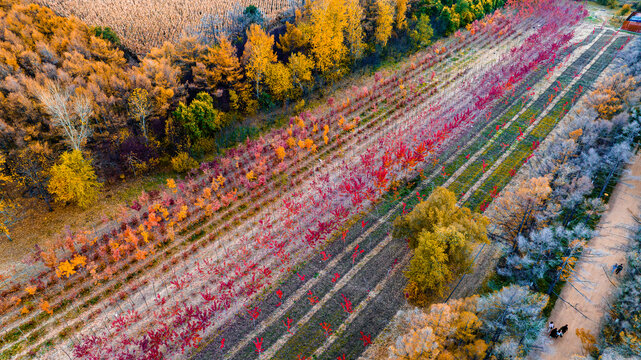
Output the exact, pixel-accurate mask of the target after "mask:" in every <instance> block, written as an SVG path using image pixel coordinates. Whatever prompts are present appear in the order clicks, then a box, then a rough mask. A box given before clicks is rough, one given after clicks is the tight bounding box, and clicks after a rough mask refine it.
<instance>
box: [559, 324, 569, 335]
mask: <svg viewBox="0 0 641 360" xmlns="http://www.w3.org/2000/svg"><path fill="white" fill-rule="evenodd" d="M566 332H568V324H565V325H563V326H561V328H560V329H559V333H560V335H559V336H561V337H563V334H565V333H566Z"/></svg>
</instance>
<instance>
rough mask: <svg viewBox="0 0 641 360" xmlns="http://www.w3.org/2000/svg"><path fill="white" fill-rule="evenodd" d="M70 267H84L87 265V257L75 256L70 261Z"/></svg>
mask: <svg viewBox="0 0 641 360" xmlns="http://www.w3.org/2000/svg"><path fill="white" fill-rule="evenodd" d="M71 265H73V266H74V267H84V266H85V265H87V257H86V256H82V255H76V256H74V257H73V259H71Z"/></svg>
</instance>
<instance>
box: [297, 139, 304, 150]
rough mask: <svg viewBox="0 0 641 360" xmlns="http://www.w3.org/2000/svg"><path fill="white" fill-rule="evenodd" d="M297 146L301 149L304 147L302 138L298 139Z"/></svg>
mask: <svg viewBox="0 0 641 360" xmlns="http://www.w3.org/2000/svg"><path fill="white" fill-rule="evenodd" d="M298 147H299V148H301V149H304V148H305V142H304V141H303V140H298Z"/></svg>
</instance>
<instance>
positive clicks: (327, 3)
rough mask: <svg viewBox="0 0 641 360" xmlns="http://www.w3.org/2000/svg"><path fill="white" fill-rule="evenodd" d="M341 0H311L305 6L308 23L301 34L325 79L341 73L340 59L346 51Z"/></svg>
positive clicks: (344, 20) (336, 76)
mask: <svg viewBox="0 0 641 360" xmlns="http://www.w3.org/2000/svg"><path fill="white" fill-rule="evenodd" d="M343 1H344V0H315V1H314V2H312V3H311V5H310V7H309V25H307V26H305V27H304V28H303V34H304V35H305V37H306V38H307V39H309V43H310V45H311V53H312V55H313V56H314V61H315V64H316V68H317V69H318V70H319V71H320V72H321V73H322V74H323V75H324V76H325V77H326V78H328V79H331V80H336V79H337V78H339V77H340V76H342V70H344V69H341V63H342V62H343V60H344V58H345V55H346V54H347V47H346V46H345V43H344V42H345V41H344V40H345V27H346V26H347V16H346V14H347V13H346V11H345V4H344V2H343Z"/></svg>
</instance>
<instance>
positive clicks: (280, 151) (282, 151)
mask: <svg viewBox="0 0 641 360" xmlns="http://www.w3.org/2000/svg"><path fill="white" fill-rule="evenodd" d="M285 155H286V154H285V148H284V147H282V146H279V147H277V148H276V157H278V160H280V161H283V160H284V159H285Z"/></svg>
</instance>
